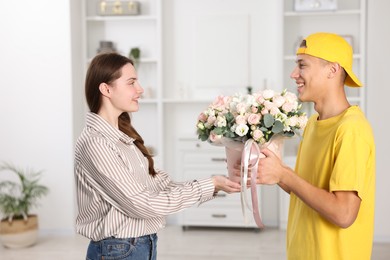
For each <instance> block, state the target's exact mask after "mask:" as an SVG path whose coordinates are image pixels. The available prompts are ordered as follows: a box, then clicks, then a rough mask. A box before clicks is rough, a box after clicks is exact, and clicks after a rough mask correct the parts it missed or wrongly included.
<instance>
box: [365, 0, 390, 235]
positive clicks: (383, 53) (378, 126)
mask: <svg viewBox="0 0 390 260" xmlns="http://www.w3.org/2000/svg"><path fill="white" fill-rule="evenodd" d="M367 2H368V16H367V18H368V29H367V86H366V87H367V110H368V113H367V116H368V119H369V121H370V122H371V124H372V126H373V129H374V136H375V139H376V155H377V171H376V173H377V182H376V184H377V185H376V205H375V206H376V207H375V240H376V241H386V242H390V222H389V219H390V203H389V198H390V189H389V184H390V174H389V173H390V164H389V161H388V154H389V151H388V149H389V146H390V134H389V130H388V128H387V127H386V126H387V125H388V122H387V121H388V119H389V115H388V114H387V113H388V109H387V107H388V103H389V97H390V83H389V62H390V49H389V46H390V16H389V11H390V1H388V0H376V1H367ZM385 125H386V126H385Z"/></svg>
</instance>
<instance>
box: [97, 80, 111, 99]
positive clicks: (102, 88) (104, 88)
mask: <svg viewBox="0 0 390 260" xmlns="http://www.w3.org/2000/svg"><path fill="white" fill-rule="evenodd" d="M99 90H100V93H102V95H103V96H106V97H107V96H109V95H110V86H109V85H108V84H107V83H100V85H99Z"/></svg>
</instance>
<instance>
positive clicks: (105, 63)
mask: <svg viewBox="0 0 390 260" xmlns="http://www.w3.org/2000/svg"><path fill="white" fill-rule="evenodd" d="M142 93H143V89H142V87H141V86H140V84H139V82H138V78H137V74H136V71H135V69H134V66H133V62H132V61H131V60H130V59H128V58H126V57H124V56H121V55H119V54H116V53H108V54H107V53H106V54H100V55H98V56H96V57H95V58H94V59H93V60H92V62H91V64H90V66H89V69H88V71H87V75H86V83H85V95H86V99H87V103H88V107H89V109H90V112H89V113H88V114H87V118H86V126H85V128H84V130H83V132H82V133H81V135H80V137H79V139H78V140H77V144H76V148H75V178H76V184H77V201H78V216H77V219H76V229H77V232H78V233H79V234H81V235H83V236H85V237H88V238H89V239H91V242H90V244H89V247H88V250H87V259H103V258H104V259H114V258H115V259H137V260H141V259H145V260H146V259H156V242H157V235H156V233H157V231H158V230H159V229H161V228H163V227H164V224H165V216H166V215H169V214H173V213H176V212H178V211H180V210H182V209H184V208H188V207H191V206H192V205H194V204H196V203H197V202H205V201H207V200H210V199H212V198H213V197H214V196H215V194H216V192H218V191H219V190H223V191H225V192H228V193H231V192H238V191H239V190H240V185H239V184H237V183H234V182H232V181H230V180H228V179H227V178H226V177H223V176H214V177H212V178H209V179H203V180H193V181H188V182H185V183H176V182H172V181H171V180H170V178H169V176H168V175H167V174H166V173H165V172H163V171H160V170H156V169H155V168H154V164H153V158H152V157H151V155H150V154H149V152H148V150H147V149H146V148H145V146H144V141H143V139H142V137H141V136H140V135H139V134H138V133H137V131H136V130H135V129H134V128H133V126H132V125H131V120H130V117H129V114H128V113H129V112H136V111H138V109H139V104H138V100H139V98H140V96H141V94H142Z"/></svg>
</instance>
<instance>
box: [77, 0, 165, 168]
mask: <svg viewBox="0 0 390 260" xmlns="http://www.w3.org/2000/svg"><path fill="white" fill-rule="evenodd" d="M102 2H104V3H106V4H107V3H115V2H119V1H113V0H106V1H101V0H83V2H82V3H83V31H84V33H83V35H84V40H83V42H84V48H83V55H84V62H85V63H84V64H85V67H84V68H85V72H86V70H87V67H88V64H89V62H90V60H91V59H92V58H93V57H94V56H95V55H96V54H97V51H98V49H99V48H100V42H101V41H110V42H112V43H113V45H114V49H115V50H116V52H118V53H120V54H122V55H124V56H129V53H130V50H131V49H132V48H139V49H140V54H141V55H140V61H139V63H138V65H137V67H136V69H137V73H138V78H139V80H140V83H141V85H142V87H143V88H144V90H145V92H144V95H143V98H142V100H141V102H140V103H141V105H140V110H139V111H138V112H137V113H134V114H133V115H132V122H133V124H134V125H135V128H136V129H137V131H138V132H139V133H140V134H141V135H142V137H143V138H144V140H145V144H146V145H147V146H151V147H153V149H154V151H155V153H156V157H155V161H156V166H158V167H162V166H163V165H162V164H163V160H162V151H163V138H162V136H163V133H162V130H161V129H163V127H162V122H163V120H162V115H163V114H162V103H161V88H162V86H161V85H162V72H161V71H162V69H161V66H162V54H161V49H162V48H161V45H162V44H161V35H162V18H161V0H140V1H138V2H139V4H140V13H139V14H138V15H99V14H100V11H99V10H100V9H99V8H100V7H101V4H102ZM129 2H132V1H122V3H123V7H124V8H125V6H126V5H127V4H128V3H129ZM106 6H108V5H106Z"/></svg>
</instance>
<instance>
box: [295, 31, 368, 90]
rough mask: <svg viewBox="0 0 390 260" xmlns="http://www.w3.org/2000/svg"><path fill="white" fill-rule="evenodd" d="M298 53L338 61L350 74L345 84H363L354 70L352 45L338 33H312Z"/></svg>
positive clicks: (303, 42)
mask: <svg viewBox="0 0 390 260" xmlns="http://www.w3.org/2000/svg"><path fill="white" fill-rule="evenodd" d="M297 54H308V55H311V56H314V57H317V58H321V59H324V60H327V61H330V62H337V63H338V64H340V66H341V67H343V68H344V70H345V71H346V72H347V74H348V75H347V78H346V79H345V85H347V86H350V87H361V86H362V83H361V82H360V81H359V79H358V78H357V77H356V75H355V74H354V73H353V71H352V62H353V57H352V56H353V50H352V47H351V45H350V44H349V43H348V42H347V41H346V40H345V39H344V38H343V37H341V36H339V35H337V34H334V33H314V34H311V35H309V36H308V37H306V38H305V39H304V40H303V41H302V43H301V46H300V47H299V49H298V50H297Z"/></svg>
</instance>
